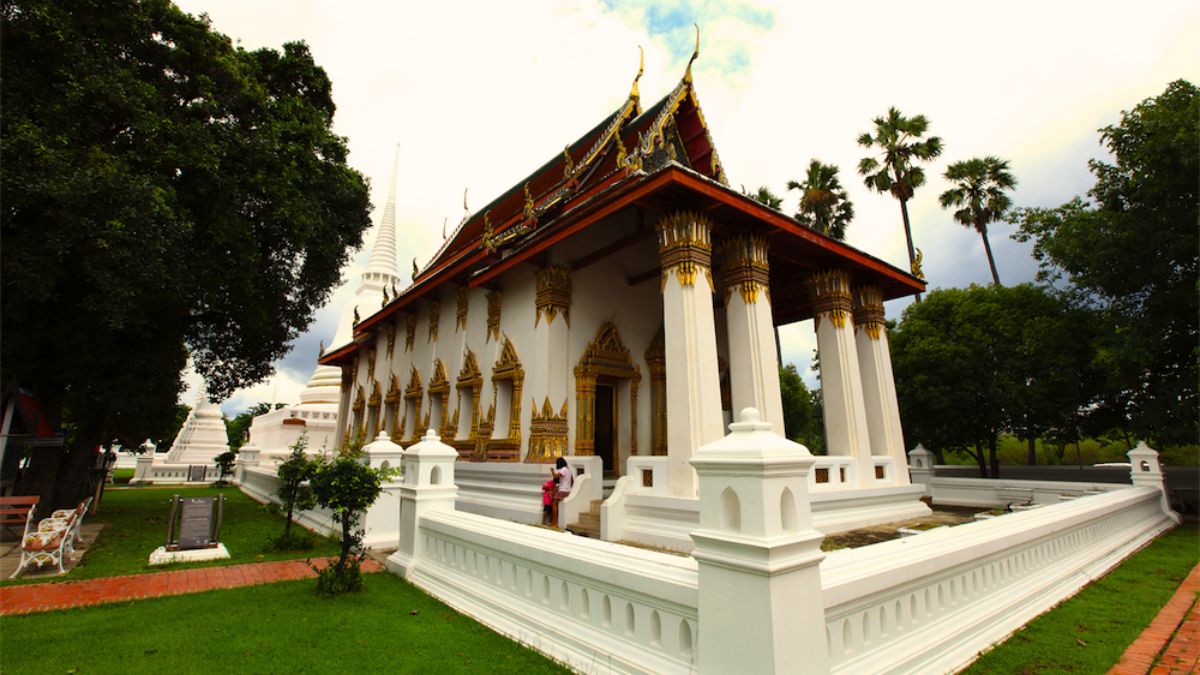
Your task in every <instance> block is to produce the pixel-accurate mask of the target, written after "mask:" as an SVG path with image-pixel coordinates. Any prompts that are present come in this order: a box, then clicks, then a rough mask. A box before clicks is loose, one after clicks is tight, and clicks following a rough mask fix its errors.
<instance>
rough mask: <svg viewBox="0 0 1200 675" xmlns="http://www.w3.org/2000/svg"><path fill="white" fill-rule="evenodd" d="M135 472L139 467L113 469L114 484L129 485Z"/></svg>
mask: <svg viewBox="0 0 1200 675" xmlns="http://www.w3.org/2000/svg"><path fill="white" fill-rule="evenodd" d="M135 473H137V469H113V484H114V485H128V484H129V481H130V479H132V478H133V474H135Z"/></svg>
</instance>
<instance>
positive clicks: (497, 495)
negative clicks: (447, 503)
mask: <svg viewBox="0 0 1200 675" xmlns="http://www.w3.org/2000/svg"><path fill="white" fill-rule="evenodd" d="M566 460H567V464H568V465H569V466H570V467H571V468H572V469H573V470H574V471H575V472H576V487H575V489H574V490H573V491H572V493H573V494H572V497H571V498H570V499H568V500H566V501H564V502H563V504H564V505H566V506H565V507H561V506H560V513H561V514H569V517H570V519H567V520H565V522H567V523H571V522H575V520H577V519H578V515H579V512H580V511H587V510H588V508H589V507H590V505H591V500H593V499H600V498H601V494H602V489H603V485H602V483H601V481H600V472H601V471H602V468H601V459H600V458H599V457H575V456H570V457H567V458H566ZM552 466H553V464H524V463H518V462H459V463H458V465H457V467H456V468H455V476H457V483H458V509H459V510H460V511H467V512H469V513H480V514H486V515H489V516H493V517H495V518H502V519H504V520H511V521H513V522H515V523H540V522H542V484H543V483H545V482H546V480H547V479H549V478H550V468H551V467H552ZM590 476H595V477H596V480H588V479H587V477H590Z"/></svg>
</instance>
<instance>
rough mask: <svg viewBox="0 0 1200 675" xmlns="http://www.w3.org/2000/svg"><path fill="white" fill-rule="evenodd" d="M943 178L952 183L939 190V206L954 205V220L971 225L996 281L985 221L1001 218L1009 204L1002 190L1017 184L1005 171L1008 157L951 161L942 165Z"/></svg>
mask: <svg viewBox="0 0 1200 675" xmlns="http://www.w3.org/2000/svg"><path fill="white" fill-rule="evenodd" d="M946 180H948V181H950V182H951V183H953V184H954V187H952V188H950V189H949V190H946V191H945V192H943V193H942V196H941V199H940V201H941V204H942V208H943V209H948V208H955V209H957V210H955V212H954V220H956V221H958V222H959V224H961V225H964V226H966V227H972V228H975V231H976V232H978V233H979V236H981V237H983V250H984V251H985V252H986V253H987V260H988V267H989V268H991V270H992V283H994V284H996V285H997V286H999V285H1000V274H999V273H997V272H996V259H995V257H993V256H992V243H991V242H990V241H989V240H988V225H990V224H992V223H994V222H997V221H999V220H1003V218H1004V214H1005V213H1006V212H1007V211H1008V209H1009V208H1010V207H1011V206H1012V199H1010V198H1009V196H1008V194H1007V193H1006V192H1005V191H1006V190H1011V189H1013V188H1014V187H1016V186H1017V179H1016V178H1013V176H1012V174H1011V173H1009V172H1008V161H1007V160H1003V159H1000V158H999V157H992V156H991V155H988V156H987V157H982V158H980V157H974V158H971V159H968V160H964V161H962V162H955V163H953V164H951V165H950V166H949V167H948V168H947V169H946Z"/></svg>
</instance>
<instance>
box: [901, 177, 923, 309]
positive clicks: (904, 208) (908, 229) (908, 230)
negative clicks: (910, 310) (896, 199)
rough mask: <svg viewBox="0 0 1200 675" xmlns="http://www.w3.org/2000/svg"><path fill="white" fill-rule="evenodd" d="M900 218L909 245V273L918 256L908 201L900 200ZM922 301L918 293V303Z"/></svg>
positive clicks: (905, 239)
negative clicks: (913, 240)
mask: <svg viewBox="0 0 1200 675" xmlns="http://www.w3.org/2000/svg"><path fill="white" fill-rule="evenodd" d="M900 216H901V217H902V218H903V219H904V241H905V242H906V243H907V244H908V271H909V272H911V271H912V265H913V263H914V262H915V261H916V259H917V254H916V252H915V251H914V249H913V242H912V226H910V225H909V224H908V200H907V199H901V200H900ZM920 301H921V294H920V293H917V302H920Z"/></svg>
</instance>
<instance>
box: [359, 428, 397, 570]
mask: <svg viewBox="0 0 1200 675" xmlns="http://www.w3.org/2000/svg"><path fill="white" fill-rule="evenodd" d="M363 456H364V457H366V460H367V465H368V466H370V467H371V468H372V469H392V468H395V469H399V468H400V463H401V461H402V460H403V458H404V448H401V447H400V446H399V445H396V444H395V443H393V442H392V441H391V439H389V438H388V437H387V433H386V432H380V434H379V436H377V437H376V438H375V440H374V441H372V442H370V443H368V444H367V445H365V446H363ZM400 486H401V484H400V476H399V475H398V473H397V475H394V476H393V477H392V478H389V479H387V480H384V481H383V485H382V486H381V487H382V491H381V492H380V493H379V498H377V499H376V500H375V503H374V504H372V505H371V507H370V508H368V509H367V513H366V516H365V517H364V518H363V529H364V530H365V531H366V534H365V535H364V537H363V543H364V544H365V545H366V546H367V547H368V548H391V547H393V546H396V545H397V542H398V541H399V539H400Z"/></svg>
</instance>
